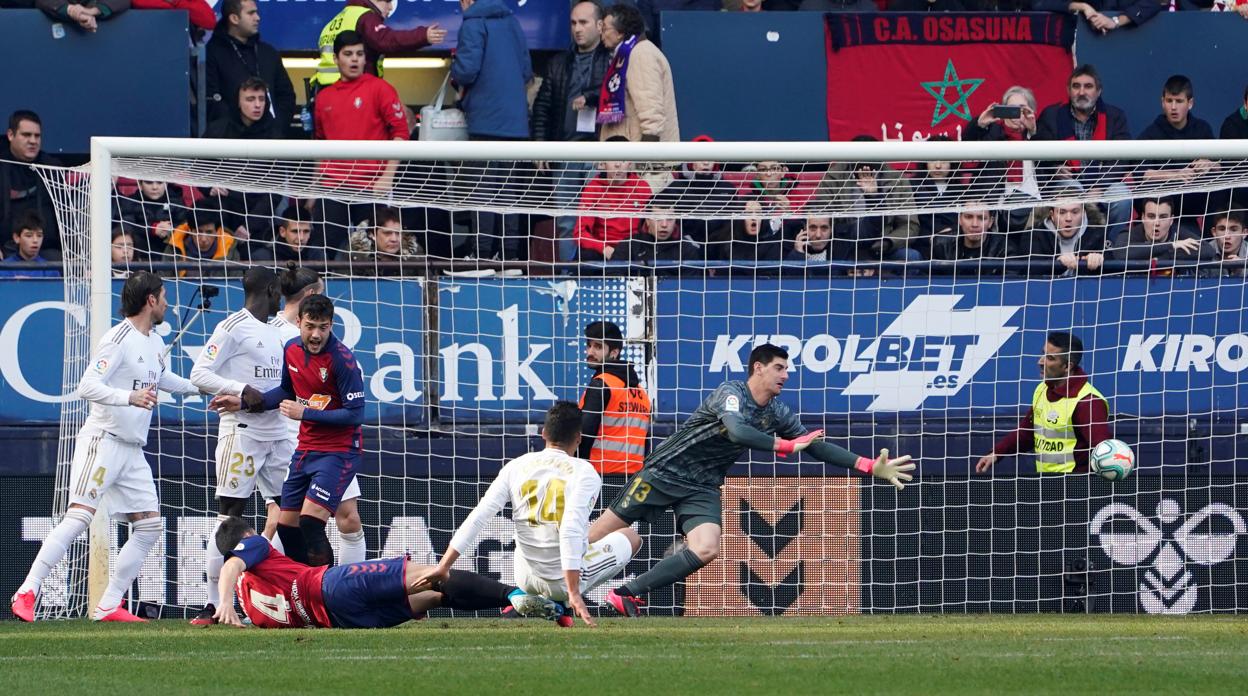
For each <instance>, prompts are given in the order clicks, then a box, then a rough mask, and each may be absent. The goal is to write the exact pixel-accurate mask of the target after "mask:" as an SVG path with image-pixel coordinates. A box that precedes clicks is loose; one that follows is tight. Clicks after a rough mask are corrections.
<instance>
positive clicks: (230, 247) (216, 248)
mask: <svg viewBox="0 0 1248 696" xmlns="http://www.w3.org/2000/svg"><path fill="white" fill-rule="evenodd" d="M191 213H192V215H191V221H190V222H187V223H183V224H181V225H179V226H178V227H177V228H176V229H175V230H174V231H173V234H172V235H170V236H169V248H168V249H167V250H166V253H167V254H169V255H170V256H173V257H174V259H175V262H176V263H178V264H179V266H180V268H181V270H179V272H178V275H183V276H184V275H191V276H224V275H225V274H226V271H227V269H226V266H225V264H222V263H205V262H221V261H227V262H228V261H238V260H239V257H238V243H237V241H236V240H235V239H234V237H233V236H232V235H231V234H230V233H228V232H226V231H225V228H224V227H222V226H221V203H220V201H219V200H217V199H215V198H211V197H208V198H203V199H201V200H200V201H199V202H198V203H196V205H195V209H194V210H192V211H191ZM188 267H189V268H188ZM188 271H189V273H188Z"/></svg>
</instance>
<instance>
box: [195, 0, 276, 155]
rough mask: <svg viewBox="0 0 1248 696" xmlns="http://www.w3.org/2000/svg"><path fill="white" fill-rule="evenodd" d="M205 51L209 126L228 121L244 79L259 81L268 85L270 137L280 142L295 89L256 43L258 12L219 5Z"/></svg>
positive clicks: (233, 0)
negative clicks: (272, 129)
mask: <svg viewBox="0 0 1248 696" xmlns="http://www.w3.org/2000/svg"><path fill="white" fill-rule="evenodd" d="M205 52H206V54H207V59H206V71H205V89H204V93H205V94H207V95H208V121H209V122H213V121H218V120H220V119H223V118H228V117H229V116H230V114H231V112H232V111H234V103H233V99H234V95H236V94H238V93H239V88H240V87H242V85H243V83H244V82H247V80H248V79H253V78H254V79H259V80H261V81H262V82H263V83H264V84H265V85H266V86H267V89H268V92H267V93H266V95H265V96H266V103H267V105H268V111H269V115H270V116H272V117H273V120H274V121H275V122H276V128H275V129H274V135H273V137H277V138H280V137H284V136H285V134H286V129H287V128H289V127H290V122H291V119H292V118H294V114H295V89H294V87H292V86H291V84H290V76H289V75H287V74H286V68H285V67H284V66H283V65H282V56H281V54H279V53H278V52H277V49H275V48H273V46H271V45H269V44H267V43H265V42H263V41H261V40H260V11H259V9H257V7H256V1H255V0H224V1H223V2H222V4H221V21H220V22H218V23H217V28H216V30H215V31H213V32H212V38H211V39H209V40H208V46H207V48H206V49H205Z"/></svg>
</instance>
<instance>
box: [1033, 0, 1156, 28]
mask: <svg viewBox="0 0 1248 696" xmlns="http://www.w3.org/2000/svg"><path fill="white" fill-rule="evenodd" d="M1084 1H1085V2H1087V3H1088V4H1089V5H1091V6H1092V7H1094V8H1095V9H1096V11H1097V12H1100V13H1101V14H1103V15H1106V16H1107V17H1117V16H1118V15H1126V16H1127V17H1130V18H1131V23H1132V24H1143V23H1145V22H1147V21H1148V20H1150V19H1152V18H1153V17H1156V16H1157V15H1158V14H1160V13H1161V12H1162V11H1164V10H1165V9H1166V8H1167V7H1168V6H1169V3H1164V2H1158V1H1157V0H1084ZM1031 9H1032V10H1034V11H1036V12H1058V13H1061V14H1066V13H1067V12H1070V0H1032V2H1031Z"/></svg>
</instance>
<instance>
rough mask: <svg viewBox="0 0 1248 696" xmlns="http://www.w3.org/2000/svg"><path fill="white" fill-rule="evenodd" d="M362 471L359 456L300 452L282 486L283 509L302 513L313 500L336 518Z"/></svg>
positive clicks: (350, 453) (291, 464) (351, 453)
mask: <svg viewBox="0 0 1248 696" xmlns="http://www.w3.org/2000/svg"><path fill="white" fill-rule="evenodd" d="M359 469H360V453H359V452H305V451H303V450H298V451H296V452H295V456H294V457H292V458H291V462H290V473H288V474H287V475H286V483H284V484H282V501H281V506H282V509H283V510H299V509H302V508H303V501H304V500H310V501H312V502H313V503H315V504H316V505H320V506H321V507H323V508H325V509H326V510H329V512H330V514H331V515H332V514H333V513H335V512H337V511H338V505H339V504H340V503H341V502H342V494H343V493H346V491H347V486H349V485H351V481H352V480H353V479H354V478H355V472H357V471H359Z"/></svg>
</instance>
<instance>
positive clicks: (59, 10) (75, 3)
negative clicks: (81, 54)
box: [35, 0, 130, 32]
mask: <svg viewBox="0 0 1248 696" xmlns="http://www.w3.org/2000/svg"><path fill="white" fill-rule="evenodd" d="M35 6H36V7H38V8H39V9H41V10H43V13H44V14H46V15H47V16H49V17H51V18H52V19H54V20H56V21H58V22H68V23H70V24H77V25H78V27H79V28H80V29H82V30H83V31H89V32H94V31H96V30H97V29H99V28H100V24H99V23H100V22H104V21H107V20H110V19H112V18H113V17H116V16H117V15H119V14H121V13H122V12H125V11H126V10H128V9H130V0H36V1H35Z"/></svg>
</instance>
